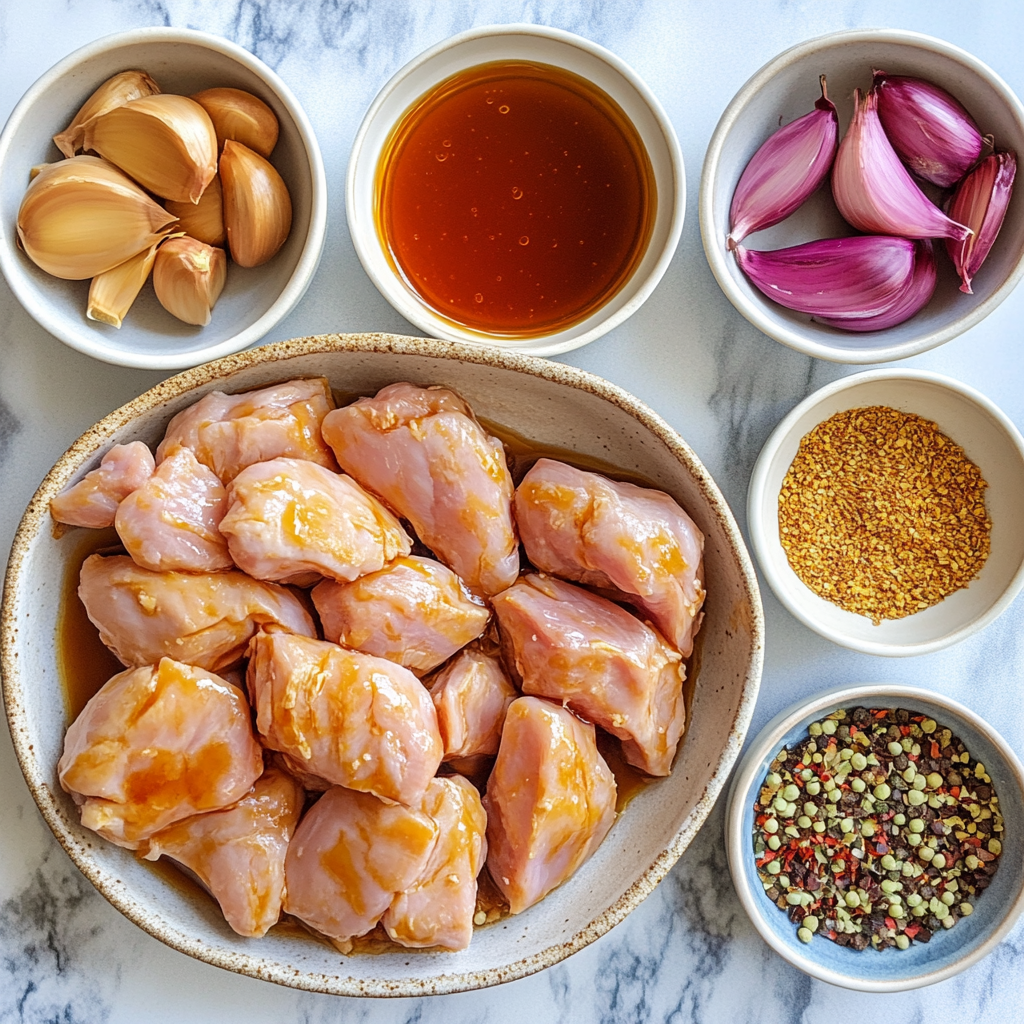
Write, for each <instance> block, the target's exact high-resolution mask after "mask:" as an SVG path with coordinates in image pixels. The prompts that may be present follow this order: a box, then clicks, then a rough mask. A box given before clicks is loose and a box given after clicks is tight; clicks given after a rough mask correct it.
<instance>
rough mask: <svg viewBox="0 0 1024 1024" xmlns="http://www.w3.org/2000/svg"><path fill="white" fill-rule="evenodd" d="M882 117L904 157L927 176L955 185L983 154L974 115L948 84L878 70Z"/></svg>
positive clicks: (936, 182)
mask: <svg viewBox="0 0 1024 1024" xmlns="http://www.w3.org/2000/svg"><path fill="white" fill-rule="evenodd" d="M871 91H872V92H874V93H876V94H877V96H878V118H879V120H880V121H881V122H882V127H883V128H884V129H885V134H886V136H887V137H888V139H889V142H891V143H892V148H893V149H894V150H896V152H897V154H898V155H899V157H900V159H901V160H902V161H903V162H904V163H905V164H906V165H907V167H909V168H910V170H912V171H913V172H914V174H916V175H917V176H918V177H919V178H923V179H924V180H925V181H930V182H932V184H934V185H940V186H941V187H942V188H949V186H950V185H955V184H956V183H957V182H958V181H959V180H960V179H961V178H962V177H963V176H964V175H965V174H966V173H967V171H968V170H969V169H970V167H972V166H973V164H974V162H975V161H976V160H977V159H978V157H979V156H981V151H982V148H983V147H984V144H985V142H984V139H983V138H982V135H981V132H980V131H979V129H978V126H977V125H976V124H975V123H974V119H973V118H972V117H971V115H970V114H968V113H967V110H966V109H965V107H964V106H963V104H962V103H960V101H959V100H957V99H956V98H954V97H953V96H951V95H950V94H949V93H948V92H946V90H945V89H941V88H940V87H939V86H937V85H935V84H934V83H932V82H927V81H925V80H924V79H921V78H908V77H905V76H903V75H887V74H886V73H885V72H884V71H875V72H874V82H873V84H872V90H871Z"/></svg>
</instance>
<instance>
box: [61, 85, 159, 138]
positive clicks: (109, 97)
mask: <svg viewBox="0 0 1024 1024" xmlns="http://www.w3.org/2000/svg"><path fill="white" fill-rule="evenodd" d="M158 92H160V86H159V85H157V84H156V82H154V81H153V79H152V78H150V77H149V75H147V74H146V72H145V71H122V72H120V73H119V74H116V75H114V77H113V78H108V79H107V80H106V81H105V82H104V83H103V84H102V85H101V86H100V87H99V88H98V89H97V90H96V91H95V92H94V93H93V94H92V95H91V96H90V97H89V98H88V99H87V100H86V101H85V103H83V104H82V109H81V110H79V111H78V113H77V114H75V116H74V118H73V119H72V121H71V124H69V125H68V126H67V128H65V129H64V131H62V132H61V133H60V134H59V135H54V137H53V141H54V144H55V145H56V147H57V148H58V149H59V150H60V151H61V152H62V153H63V154H64V155H65V156H74V155H75V152H76V151H77V150H79V149H81V147H82V136H83V134H84V130H83V129H84V126H85V122H86V121H88V120H90V119H92V118H94V117H99V115H100V114H105V113H106V112H107V111H108V110H113V109H114V108H115V107H120V106H122V105H123V104H125V103H130V102H131V101H132V100H137V99H141V98H142V97H143V96H154V95H155V94H157V93H158Z"/></svg>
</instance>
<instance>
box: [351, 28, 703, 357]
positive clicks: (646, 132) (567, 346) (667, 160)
mask: <svg viewBox="0 0 1024 1024" xmlns="http://www.w3.org/2000/svg"><path fill="white" fill-rule="evenodd" d="M497 60H527V61H538V62H541V63H544V64H550V65H554V66H555V67H561V68H565V69H567V70H569V71H572V72H574V73H575V74H577V75H579V76H580V77H582V78H585V79H588V80H589V81H591V82H593V83H594V85H596V86H598V87H599V88H601V89H603V90H604V91H605V92H606V93H607V94H608V95H609V96H611V98H612V99H613V100H615V101H616V102H617V103H618V104H619V106H620V107H621V108H622V109H623V110H624V111H625V113H626V114H627V115H628V116H629V118H630V120H631V121H632V122H633V124H634V125H635V126H636V129H637V131H638V132H639V134H640V138H641V139H642V140H643V143H644V146H646V148H647V153H648V156H649V157H650V159H651V165H652V168H653V170H654V179H655V187H656V190H657V211H656V215H655V221H654V227H653V229H652V232H651V238H650V241H649V243H648V245H647V250H646V253H645V254H644V257H643V259H642V260H641V261H640V263H639V264H638V265H637V268H636V270H635V271H634V272H633V275H632V276H631V277H630V278H629V279H628V280H627V281H626V282H625V284H623V285H622V287H621V288H620V289H619V291H618V292H616V293H615V294H614V295H613V296H611V298H609V299H608V300H607V301H606V302H605V303H604V305H602V306H601V307H600V308H599V309H598V310H596V311H595V312H594V313H592V314H591V315H590V316H589V317H587V318H586V319H585V320H582V321H581V322H579V323H577V324H574V325H572V326H571V327H567V328H565V329H563V330H560V331H556V332H552V333H549V334H544V335H540V336H537V337H532V338H505V337H500V336H497V335H488V334H485V333H481V332H478V331H474V330H470V329H468V328H466V327H463V326H461V325H460V324H456V323H453V322H452V321H450V320H448V319H447V318H445V317H443V316H441V315H439V314H438V313H437V312H436V310H434V308H433V307H431V306H429V305H428V304H427V303H426V302H424V301H423V300H422V299H421V298H420V297H419V296H418V295H417V294H416V292H414V291H413V290H412V289H411V288H410V287H409V286H408V284H406V282H405V280H404V279H403V277H402V276H401V275H400V274H399V273H397V272H396V270H395V268H394V266H393V265H392V263H391V261H390V260H389V259H388V256H387V253H386V252H385V249H384V246H383V245H382V244H381V239H380V237H379V235H378V233H377V228H376V225H375V223H374V178H375V175H376V171H377V164H378V161H379V158H380V155H381V151H382V149H383V148H384V145H385V143H386V142H387V140H388V137H389V136H390V134H391V130H392V129H393V128H394V127H395V125H396V124H397V123H398V121H399V120H400V119H401V117H402V115H403V114H404V113H405V112H406V110H408V109H409V107H411V106H412V105H413V103H414V102H415V101H416V100H418V99H419V98H420V97H421V96H423V95H424V94H425V93H427V92H429V91H430V90H431V89H432V88H433V87H434V86H435V85H437V84H438V83H439V82H442V81H444V80H445V79H447V78H449V77H451V76H452V75H454V74H456V73H458V72H459V71H462V70H465V69H466V68H471V67H475V66H476V65H478V64H485V63H487V62H489V61H497ZM345 206H346V210H347V213H348V227H349V232H350V234H351V235H352V242H353V244H354V245H355V248H356V252H357V253H358V255H359V259H360V261H361V262H362V264H363V267H364V268H365V270H366V272H367V274H369V275H370V279H371V280H372V281H373V283H374V284H375V285H376V286H377V288H378V289H380V292H381V294H382V295H383V296H384V297H385V298H386V299H387V300H388V302H390V303H391V305H392V306H394V307H395V309H397V310H398V312H399V313H401V314H402V316H404V317H405V318H406V319H407V320H409V321H410V322H411V323H414V324H415V325H416V326H417V327H419V328H420V329H421V330H423V331H426V332H427V333H428V334H431V335H433V336H434V337H437V338H451V339H454V340H458V341H470V342H477V343H480V342H484V343H488V344H494V345H501V346H502V347H504V348H512V349H516V350H517V351H521V352H529V353H530V354H532V355H539V356H552V355H556V354H558V353H560V352H568V351H570V350H571V349H574V348H579V347H580V346H581V345H586V344H588V343H589V342H591V341H594V340H595V339H596V338H600V337H601V335H603V334H606V333H607V332H608V331H610V330H611V329H612V328H613V327H617V326H618V325H619V324H621V323H622V322H623V321H624V320H626V319H627V318H629V317H630V316H632V315H633V314H634V313H635V312H636V311H637V310H638V309H639V308H640V307H641V306H642V305H643V304H644V302H646V301H647V298H648V296H650V294H651V292H652V291H654V288H655V287H656V285H657V284H658V282H659V281H660V280H661V277H662V275H663V274H664V273H665V271H666V269H667V268H668V265H669V262H670V261H671V259H672V255H673V253H675V250H676V245H677V244H678V242H679V236H680V234H681V232H682V230H683V214H684V212H685V209H686V177H685V174H684V171H683V154H682V152H681V150H680V148H679V141H678V139H677V138H676V134H675V130H674V129H673V128H672V124H671V122H670V121H669V119H668V116H667V115H666V114H665V111H664V110H663V109H662V107H661V104H660V103H659V102H658V100H657V98H656V97H655V96H654V94H653V93H652V92H651V91H650V89H648V88H647V86H646V85H645V84H644V83H643V81H642V80H641V79H640V78H639V77H638V76H637V74H636V72H635V71H633V70H632V69H631V68H630V67H629V65H627V64H626V63H625V62H624V61H622V60H620V59H619V58H618V57H616V56H615V54H613V53H611V52H610V51H608V50H606V49H605V48H604V47H603V46H598V45H597V43H592V42H590V40H588V39H583V38H581V37H580V36H576V35H573V34H572V33H570V32H563V31H561V30H560V29H556V28H546V27H544V26H542V25H496V26H488V27H485V28H474V29H470V30H469V31H468V32H462V33H460V34H459V35H456V36H452V38H451V39H446V40H445V41H444V42H441V43H438V44H437V45H436V46H432V47H431V48H430V49H429V50H426V51H424V52H423V53H421V54H420V55H419V56H418V57H415V58H414V59H413V60H411V61H410V62H409V63H408V64H406V65H405V67H403V68H402V69H401V70H400V71H398V72H396V73H395V74H394V75H393V76H392V78H391V79H390V81H389V82H388V83H387V84H386V85H385V86H384V88H383V89H381V91H380V92H379V93H378V94H377V97H376V99H375V100H374V101H373V103H372V105H371V106H370V109H369V110H368V111H367V112H366V116H365V117H364V118H363V122H362V124H361V125H360V126H359V131H358V132H357V133H356V138H355V142H354V143H353V144H352V156H351V157H350V159H349V165H348V179H347V181H346V184H345Z"/></svg>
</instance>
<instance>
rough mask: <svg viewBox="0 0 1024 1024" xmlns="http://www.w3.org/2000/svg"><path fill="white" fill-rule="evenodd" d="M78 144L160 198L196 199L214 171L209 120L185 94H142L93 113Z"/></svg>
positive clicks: (213, 140)
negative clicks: (94, 114)
mask: <svg viewBox="0 0 1024 1024" xmlns="http://www.w3.org/2000/svg"><path fill="white" fill-rule="evenodd" d="M83 145H84V147H85V148H86V149H91V150H95V151H96V152H97V153H99V155H100V156H102V157H103V158H104V159H106V160H109V161H110V162H111V163H112V164H114V165H115V166H117V167H120V168H121V170H122V171H124V172H125V173H126V174H128V175H130V176H131V177H132V178H134V179H135V180H136V181H137V182H138V183H139V184H140V185H141V186H142V187H143V188H146V189H149V191H150V192H153V193H155V194H156V195H158V196H160V198H161V199H173V200H175V201H177V202H190V203H197V202H199V197H200V196H201V195H202V194H203V190H204V189H205V188H206V186H207V185H209V184H210V182H211V181H212V180H213V176H214V175H215V174H216V173H217V135H216V133H215V132H214V130H213V122H212V121H210V117H209V115H208V114H207V113H206V111H205V110H203V108H202V107H201V106H199V104H198V103H196V102H195V100H190V99H189V98H188V97H187V96H172V95H169V94H167V93H160V94H159V95H157V96H145V97H143V98H142V99H138V100H132V102H131V103H126V104H124V105H123V106H121V107H116V108H115V109H114V110H110V111H108V112H107V113H105V114H101V115H100V116H99V117H94V118H92V120H90V121H87V122H86V124H85V137H84V142H83Z"/></svg>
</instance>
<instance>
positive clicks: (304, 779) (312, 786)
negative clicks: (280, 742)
mask: <svg viewBox="0 0 1024 1024" xmlns="http://www.w3.org/2000/svg"><path fill="white" fill-rule="evenodd" d="M266 754H267V762H268V763H269V764H271V765H273V766H274V767H275V768H280V769H281V771H283V772H287V773H288V774H289V775H290V776H291V777H292V778H293V779H294V780H295V781H296V782H297V783H298V784H299V785H300V786H301V787H302V788H303V789H304V790H306V791H307V792H309V793H326V792H327V790H329V789H330V788H331V783H329V782H328V781H327V780H326V779H321V778H320V776H319V775H314V774H313V773H312V772H309V771H307V770H306V768H305V765H304V764H303V763H302V760H301V758H299V759H296V758H294V757H289V756H288V755H287V754H282V753H281V752H280V751H279V750H268V751H266Z"/></svg>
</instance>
